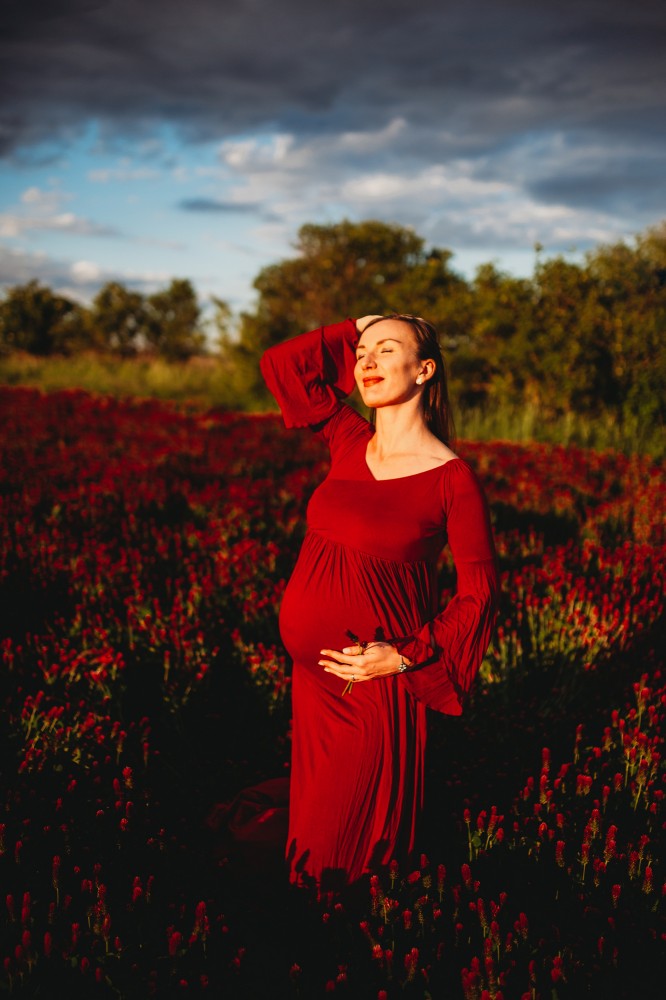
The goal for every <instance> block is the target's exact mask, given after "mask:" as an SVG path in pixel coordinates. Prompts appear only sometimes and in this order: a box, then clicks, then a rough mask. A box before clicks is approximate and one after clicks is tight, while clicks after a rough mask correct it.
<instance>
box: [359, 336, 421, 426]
mask: <svg viewBox="0 0 666 1000" xmlns="http://www.w3.org/2000/svg"><path fill="white" fill-rule="evenodd" d="M424 365H427V362H423V361H421V360H420V359H419V357H418V354H417V346H416V338H415V336H414V332H413V330H412V328H411V327H410V326H409V324H408V323H403V322H401V321H400V320H395V319H383V320H381V321H380V322H378V323H373V325H372V326H370V327H369V328H368V329H366V330H364V332H363V333H362V334H361V337H360V339H359V342H358V347H357V348H356V367H355V369H354V376H355V378H356V384H357V385H358V387H359V391H360V393H361V398H362V399H363V402H364V403H365V404H366V406H370V407H377V406H390V405H394V404H395V403H401V402H405V401H406V400H407V399H411V398H413V397H414V396H415V395H417V394H418V393H419V391H420V387H419V385H417V382H416V379H417V378H418V376H419V375H423V376H424V381H425V368H424Z"/></svg>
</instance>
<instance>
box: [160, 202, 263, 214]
mask: <svg viewBox="0 0 666 1000" xmlns="http://www.w3.org/2000/svg"><path fill="white" fill-rule="evenodd" d="M178 208H181V209H182V210H183V211H184V212H204V213H205V212H211V213H213V214H218V213H219V214H223V215H255V214H256V213H257V212H258V211H259V210H260V206H259V205H256V204H250V203H246V204H243V203H242V202H240V203H237V202H233V201H222V200H221V199H219V198H183V199H182V201H179V202H178Z"/></svg>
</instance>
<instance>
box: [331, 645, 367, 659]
mask: <svg viewBox="0 0 666 1000" xmlns="http://www.w3.org/2000/svg"><path fill="white" fill-rule="evenodd" d="M322 652H323V650H322ZM342 652H343V653H348V654H349V655H350V656H360V655H361V653H362V652H363V646H361V645H360V643H358V644H357V645H356V646H345V647H344V649H343V650H342Z"/></svg>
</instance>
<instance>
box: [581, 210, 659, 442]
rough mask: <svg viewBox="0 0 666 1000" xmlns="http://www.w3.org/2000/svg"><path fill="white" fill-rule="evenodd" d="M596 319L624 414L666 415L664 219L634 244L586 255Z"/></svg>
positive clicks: (616, 399) (618, 405)
mask: <svg viewBox="0 0 666 1000" xmlns="http://www.w3.org/2000/svg"><path fill="white" fill-rule="evenodd" d="M587 269H588V272H589V274H590V276H591V279H592V280H593V281H594V288H595V300H594V311H595V317H594V318H595V322H596V325H597V328H598V330H599V337H600V338H602V339H603V340H604V341H605V343H606V344H607V345H608V351H609V354H610V365H611V371H612V379H613V385H614V390H615V392H614V398H613V399H612V400H611V402H612V403H613V404H614V406H615V407H616V408H617V411H618V415H619V416H620V418H622V419H624V418H627V419H630V420H632V421H635V420H640V421H653V422H654V421H657V422H659V423H661V424H662V425H663V423H664V419H665V418H666V350H664V345H665V344H666V222H662V223H661V224H660V225H658V226H655V227H652V228H650V229H648V230H647V231H646V232H645V233H643V234H640V235H639V236H637V237H636V239H635V241H634V245H633V246H628V245H626V244H624V243H617V244H613V245H609V246H601V247H598V248H596V249H595V250H594V251H592V252H591V253H590V254H588V257H587Z"/></svg>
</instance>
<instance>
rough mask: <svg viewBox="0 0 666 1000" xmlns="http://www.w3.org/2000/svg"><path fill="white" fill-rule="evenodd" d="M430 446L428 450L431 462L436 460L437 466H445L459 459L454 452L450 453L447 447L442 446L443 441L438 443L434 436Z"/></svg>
mask: <svg viewBox="0 0 666 1000" xmlns="http://www.w3.org/2000/svg"><path fill="white" fill-rule="evenodd" d="M430 444H431V447H430V449H429V453H430V455H431V456H432V458H433V460H437V465H446V463H447V462H450V461H451V460H452V459H454V458H458V457H459V456H458V455H456V453H455V451H452V450H451V448H449V446H448V445H446V444H444V442H443V441H440V440H439V438H436V437H434V435H433V437H432V440H431V442H430Z"/></svg>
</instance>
